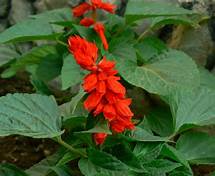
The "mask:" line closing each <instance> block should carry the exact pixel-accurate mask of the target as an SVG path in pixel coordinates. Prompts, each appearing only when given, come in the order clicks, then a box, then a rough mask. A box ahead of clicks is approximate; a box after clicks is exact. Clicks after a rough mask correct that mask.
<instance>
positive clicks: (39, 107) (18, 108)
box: [0, 94, 62, 138]
mask: <svg viewBox="0 0 215 176" xmlns="http://www.w3.org/2000/svg"><path fill="white" fill-rule="evenodd" d="M0 107H1V108H0V136H8V135H12V134H19V135H23V136H30V137H33V138H53V137H56V136H59V135H61V134H62V131H61V129H60V128H61V117H60V113H59V111H58V106H57V103H56V102H55V101H54V99H53V97H47V96H43V95H38V94H8V95H6V96H3V97H0Z"/></svg>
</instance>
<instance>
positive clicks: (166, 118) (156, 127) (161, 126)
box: [146, 107, 174, 137]
mask: <svg viewBox="0 0 215 176" xmlns="http://www.w3.org/2000/svg"><path fill="white" fill-rule="evenodd" d="M146 120H147V122H148V124H149V126H150V128H151V130H152V131H154V132H155V133H157V134H159V135H160V136H164V137H165V136H170V135H171V134H172V133H173V132H174V124H173V119H172V115H171V112H170V110H169V109H168V108H166V107H160V108H155V109H153V110H152V112H150V113H149V114H147V115H146Z"/></svg>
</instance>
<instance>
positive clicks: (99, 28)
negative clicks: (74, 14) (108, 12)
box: [94, 23, 108, 50]
mask: <svg viewBox="0 0 215 176" xmlns="http://www.w3.org/2000/svg"><path fill="white" fill-rule="evenodd" d="M94 30H95V31H96V33H97V34H98V35H99V37H100V38H101V40H102V43H103V46H104V49H105V50H108V42H107V39H106V37H105V28H104V25H103V24H102V23H96V24H95V25H94Z"/></svg>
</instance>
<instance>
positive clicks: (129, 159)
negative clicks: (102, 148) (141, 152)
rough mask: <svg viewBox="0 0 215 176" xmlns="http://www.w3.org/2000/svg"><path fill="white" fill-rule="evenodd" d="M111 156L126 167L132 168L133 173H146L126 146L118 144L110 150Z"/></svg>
mask: <svg viewBox="0 0 215 176" xmlns="http://www.w3.org/2000/svg"><path fill="white" fill-rule="evenodd" d="M112 154H113V155H114V156H115V157H116V158H117V159H119V160H120V161H122V162H123V163H125V164H126V165H128V166H129V167H130V168H132V170H133V171H135V172H139V173H143V172H146V170H145V169H144V168H143V167H142V165H141V163H140V161H139V159H138V157H137V156H135V154H134V153H133V152H132V151H131V149H130V147H129V146H128V144H125V143H124V144H119V145H115V146H114V147H113V149H112Z"/></svg>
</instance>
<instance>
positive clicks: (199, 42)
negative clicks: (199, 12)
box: [177, 23, 214, 66]
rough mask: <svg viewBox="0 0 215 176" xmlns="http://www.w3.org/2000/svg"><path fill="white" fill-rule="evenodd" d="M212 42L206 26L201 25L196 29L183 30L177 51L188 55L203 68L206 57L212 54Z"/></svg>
mask: <svg viewBox="0 0 215 176" xmlns="http://www.w3.org/2000/svg"><path fill="white" fill-rule="evenodd" d="M213 47H214V43H213V41H212V38H211V35H210V31H209V29H208V24H207V23H205V24H203V25H201V27H200V28H198V29H193V28H190V29H188V30H185V32H184V34H183V36H182V38H181V42H180V44H179V46H178V47H177V49H180V50H182V51H184V52H185V53H187V54H188V55H190V56H191V57H192V58H193V59H194V60H195V61H196V62H197V63H198V64H200V65H203V66H205V64H206V62H207V58H208V55H209V54H211V53H212V52H213Z"/></svg>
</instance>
